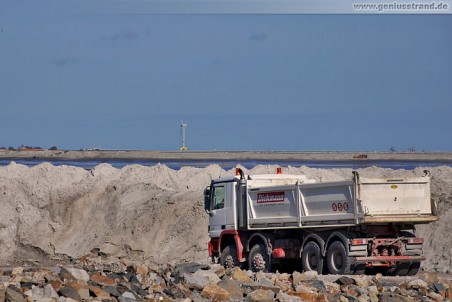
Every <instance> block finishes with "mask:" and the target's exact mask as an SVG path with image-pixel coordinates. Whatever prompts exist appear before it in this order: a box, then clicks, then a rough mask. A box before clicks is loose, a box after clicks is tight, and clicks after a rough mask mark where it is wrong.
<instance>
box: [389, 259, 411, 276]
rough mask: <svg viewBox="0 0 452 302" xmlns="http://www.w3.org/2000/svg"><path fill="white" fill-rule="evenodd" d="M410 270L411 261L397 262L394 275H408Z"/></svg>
mask: <svg viewBox="0 0 452 302" xmlns="http://www.w3.org/2000/svg"><path fill="white" fill-rule="evenodd" d="M409 270H410V263H409V262H401V263H397V265H396V267H395V269H394V272H392V274H393V275H394V276H406V275H407V274H408V272H409Z"/></svg>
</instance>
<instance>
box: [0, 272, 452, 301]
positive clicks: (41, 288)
mask: <svg viewBox="0 0 452 302" xmlns="http://www.w3.org/2000/svg"><path fill="white" fill-rule="evenodd" d="M116 267H122V269H121V270H115V271H111V270H108V269H105V268H104V269H102V270H99V269H96V268H93V267H69V266H63V267H61V266H55V267H51V268H31V267H29V268H24V267H14V268H12V269H3V270H2V271H0V302H82V301H110V302H142V301H150V302H151V301H180V302H190V301H200V302H202V301H252V302H255V301H281V302H296V301H307V302H333V301H337V302H347V301H348V302H351V301H357V302H379V301H388V302H396V301H404V302H405V301H451V299H452V279H451V278H450V276H445V275H440V274H437V273H431V272H429V273H421V274H419V275H418V276H414V277H383V276H381V275H377V276H365V275H360V276H339V275H318V274H317V273H313V272H304V273H299V272H293V273H291V274H288V273H278V272H276V273H262V272H257V273H252V272H251V271H246V270H242V269H240V268H237V267H236V268H233V269H232V270H231V269H224V268H222V267H220V266H219V265H217V264H215V265H205V264H202V265H201V264H198V263H186V264H181V265H176V266H172V265H170V264H167V265H163V266H160V267H148V266H145V265H143V264H139V265H133V264H132V265H130V264H129V265H117V266H116ZM220 276H221V277H220Z"/></svg>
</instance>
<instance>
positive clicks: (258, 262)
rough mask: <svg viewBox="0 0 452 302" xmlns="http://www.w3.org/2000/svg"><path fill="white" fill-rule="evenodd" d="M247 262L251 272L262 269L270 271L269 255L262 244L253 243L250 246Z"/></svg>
mask: <svg viewBox="0 0 452 302" xmlns="http://www.w3.org/2000/svg"><path fill="white" fill-rule="evenodd" d="M248 264H249V269H250V270H251V271H253V272H259V271H262V272H264V273H266V272H269V271H270V256H269V255H268V254H267V250H266V248H265V247H264V246H263V245H262V244H255V245H254V246H253V247H252V248H251V250H250V254H249V258H248Z"/></svg>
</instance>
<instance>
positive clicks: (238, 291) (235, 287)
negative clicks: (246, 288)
mask: <svg viewBox="0 0 452 302" xmlns="http://www.w3.org/2000/svg"><path fill="white" fill-rule="evenodd" d="M217 285H218V286H219V287H221V288H223V289H225V290H226V291H227V292H228V293H229V294H230V298H231V299H235V300H241V299H243V291H242V287H241V286H240V283H239V282H238V281H236V280H232V279H226V280H222V281H220V282H219V283H218V284H217Z"/></svg>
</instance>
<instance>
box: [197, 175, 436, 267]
mask: <svg viewBox="0 0 452 302" xmlns="http://www.w3.org/2000/svg"><path fill="white" fill-rule="evenodd" d="M280 172H281V168H278V172H277V173H276V174H269V175H244V173H243V172H242V170H240V169H237V170H236V174H237V175H236V176H233V177H223V178H219V179H215V180H213V181H212V182H211V184H210V186H209V187H207V188H206V190H205V209H206V211H207V213H208V214H209V216H210V217H209V228H208V230H209V236H210V238H211V240H210V242H209V244H208V250H209V255H210V256H211V257H212V260H214V261H218V260H219V262H220V263H221V264H222V265H224V266H225V267H234V266H240V267H247V268H249V269H251V270H253V271H260V270H261V271H269V270H270V269H274V268H278V267H280V266H281V267H282V266H283V265H286V264H290V265H295V267H296V266H297V265H299V266H300V267H299V268H300V269H302V270H305V271H309V270H315V271H317V272H318V273H329V274H362V273H364V272H365V270H366V268H377V267H378V269H379V270H380V271H382V272H383V273H386V274H393V275H414V274H416V273H417V271H418V270H419V267H420V263H421V261H422V260H424V259H425V257H424V256H423V242H424V240H423V238H418V237H416V235H415V225H416V224H426V223H430V222H433V221H436V220H437V215H436V206H435V204H434V203H433V202H432V200H431V197H430V177H429V173H428V171H425V172H424V173H425V175H423V176H422V177H410V178H403V177H400V178H399V177H397V178H381V179H371V178H362V177H360V176H359V174H358V173H357V172H353V177H352V179H351V180H349V181H339V182H320V183H316V182H315V181H314V180H311V179H308V178H307V177H306V176H304V175H285V174H281V173H280ZM297 268H298V267H297Z"/></svg>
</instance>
